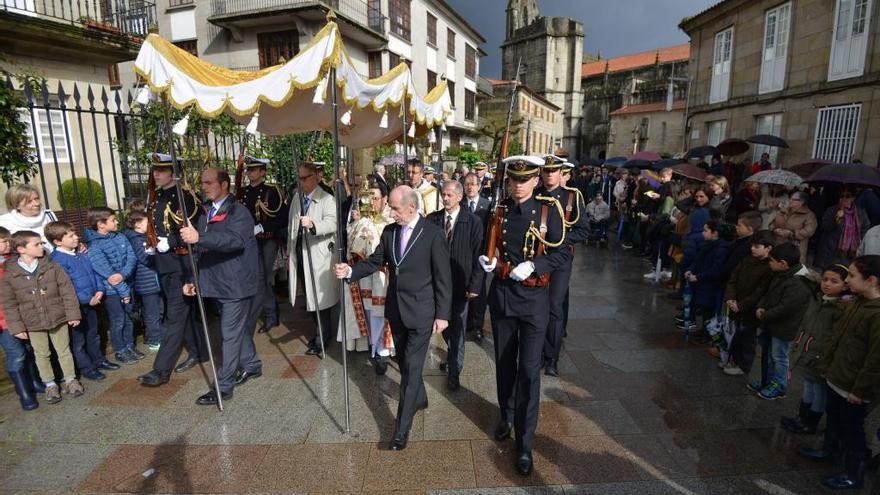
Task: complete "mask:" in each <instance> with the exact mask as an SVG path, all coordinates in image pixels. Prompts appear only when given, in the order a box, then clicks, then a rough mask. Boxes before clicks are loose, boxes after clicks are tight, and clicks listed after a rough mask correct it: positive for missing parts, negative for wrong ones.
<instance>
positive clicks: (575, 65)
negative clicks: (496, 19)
mask: <svg viewBox="0 0 880 495" xmlns="http://www.w3.org/2000/svg"><path fill="white" fill-rule="evenodd" d="M583 44H584V26H583V24H582V23H580V22H578V21H575V20H573V19H569V18H565V17H544V16H541V15H540V12H539V10H538V6H537V3H536V2H535V0H509V2H508V5H507V31H506V37H505V40H504V42H503V43H502V44H501V79H503V80H506V81H512V80H516V79H517V74H516V67H517V64H518V63H519V61H520V60H521V61H522V70H523V71H524V72H523V74H522V75H521V76H520V77H519V80H520V81H521V82H522V83H523V84H524V85H525V86H527V87H529V88H531V90H533V91H534V92H535V93H536V94H538V95H541V96H542V97H543V98H545V99H547V100H549V101H550V102H551V103H552V104H553V105H555V106H557V107H559V108H561V112H562V119H561V124H562V130H561V131H562V133H561V135H560V138H561V141H560V145H561V147H563V148H564V149H565V150H566V151H568V153H569V156H570V157H571V158H572V159H578V157H580V156H582V155H583V153H582V150H581V147H580V143H581V140H580V139H579V137H578V135H579V133H580V128H581V116H582V111H583V104H582V95H581V77H580V72H581V62H582V60H583Z"/></svg>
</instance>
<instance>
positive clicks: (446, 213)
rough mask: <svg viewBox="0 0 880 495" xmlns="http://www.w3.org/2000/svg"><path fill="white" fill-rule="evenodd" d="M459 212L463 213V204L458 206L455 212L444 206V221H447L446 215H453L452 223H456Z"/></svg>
mask: <svg viewBox="0 0 880 495" xmlns="http://www.w3.org/2000/svg"><path fill="white" fill-rule="evenodd" d="M459 213H461V206H458V207H457V208H456V209H455V212H454V213H449V212H448V211H446V209H445V208H444V209H443V221H444V222H445V221H446V217H449V216H451V217H452V225H455V221H456V220H457V219H458V214H459Z"/></svg>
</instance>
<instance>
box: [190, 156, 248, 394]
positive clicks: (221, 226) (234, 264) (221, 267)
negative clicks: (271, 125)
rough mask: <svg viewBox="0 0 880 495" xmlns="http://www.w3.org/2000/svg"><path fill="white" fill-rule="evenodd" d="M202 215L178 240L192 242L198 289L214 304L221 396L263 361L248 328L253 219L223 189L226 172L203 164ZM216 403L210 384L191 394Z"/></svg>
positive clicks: (244, 378) (192, 286)
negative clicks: (220, 356) (204, 391)
mask: <svg viewBox="0 0 880 495" xmlns="http://www.w3.org/2000/svg"><path fill="white" fill-rule="evenodd" d="M202 191H203V192H204V194H205V200H206V202H207V203H206V204H205V205H204V209H205V210H206V211H205V213H206V214H205V215H202V216H201V217H200V218H199V221H198V224H197V227H194V226H193V225H191V224H190V225H189V226H187V227H183V228H181V229H180V237H181V239H183V241H184V242H186V243H188V244H192V245H194V246H195V254H196V255H197V256H198V260H199V273H198V277H199V280H198V281H199V290H200V291H201V292H202V296H204V297H209V298H213V299H215V300H216V301H217V306H218V307H219V308H220V333H221V335H222V336H223V365H222V366H221V367H220V369H219V370H217V383H218V385H219V387H220V395H221V397H222V398H223V400H229V399H231V398H232V389H233V388H234V387H236V386H238V385H242V384H244V382H246V381H247V380H249V379H251V378H256V377H259V376H260V375H262V374H263V373H262V370H263V363H261V362H260V359H259V358H258V357H257V350H256V348H255V347H254V329H255V328H256V319H257V313H258V312H259V310H260V308H261V307H262V301H261V300H258V298H257V295H258V294H259V293H260V291H261V286H262V282H261V280H260V261H259V256H260V254H259V249H258V247H257V238H256V237H254V219H253V217H251V213H250V212H249V211H248V209H247V208H246V207H245V206H244V205H242V204H241V203H239V202H237V201H235V198H233V197H232V195H230V194H229V174H228V173H227V172H226V171H225V170H222V169H216V168H209V169H206V170H205V171H203V172H202ZM183 290H184V293H185V294H187V295H190V296H193V295H195V291H196V288H195V285H194V284H192V283H188V284H186V285H184V287H183ZM216 403H217V394H216V392H215V391H214V390H213V389H212V390H211V391H210V392H208V393H207V394H205V395H202V396H201V397H199V398H198V400H196V404H199V405H213V404H216Z"/></svg>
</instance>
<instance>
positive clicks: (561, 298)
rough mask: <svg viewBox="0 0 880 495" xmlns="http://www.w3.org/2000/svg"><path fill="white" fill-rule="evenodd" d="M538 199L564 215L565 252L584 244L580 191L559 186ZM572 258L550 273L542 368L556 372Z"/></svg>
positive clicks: (584, 219)
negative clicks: (549, 201) (557, 205)
mask: <svg viewBox="0 0 880 495" xmlns="http://www.w3.org/2000/svg"><path fill="white" fill-rule="evenodd" d="M538 194H539V195H542V196H550V197H552V198H554V199H556V200H557V201H559V203H560V204H561V205H562V208H563V211H565V214H566V215H565V216H566V217H567V221H566V229H567V232H566V236H565V244H566V248H567V249H569V250H573V246H574V245H576V244H578V243H581V242H583V241H585V240H587V236H588V235H589V220H588V219H587V214H586V204H585V203H584V198H583V196H582V195H581V193H580V191H578V190H577V189H574V188H568V187H564V186H559V187H556V188H555V189H553V190H552V191H547V190H546V189H543V188H542V189H540V190H539V191H538ZM571 265H572V258H569V261H568V262H567V263H565V264H564V265H563V266H561V267H559V269H558V270H556V271H555V272H553V278H551V280H550V321H549V323H548V325H547V336H546V339H545V343H544V361H545V364H547V365H551V366H552V367H553V369H555V368H556V361H557V360H558V359H559V352H560V349H561V347H562V336H563V335H564V333H565V323H566V321H567V318H566V312H567V309H568V305H567V304H566V300H567V298H568V285H569V282H570V281H571Z"/></svg>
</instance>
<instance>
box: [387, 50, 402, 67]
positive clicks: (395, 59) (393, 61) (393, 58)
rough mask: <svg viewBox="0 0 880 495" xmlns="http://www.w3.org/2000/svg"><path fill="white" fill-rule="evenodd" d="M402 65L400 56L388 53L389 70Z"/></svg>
mask: <svg viewBox="0 0 880 495" xmlns="http://www.w3.org/2000/svg"><path fill="white" fill-rule="evenodd" d="M398 65H400V55H398V54H396V53H394V52H388V70H391V69H393V68H395V67H397V66H398Z"/></svg>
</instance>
